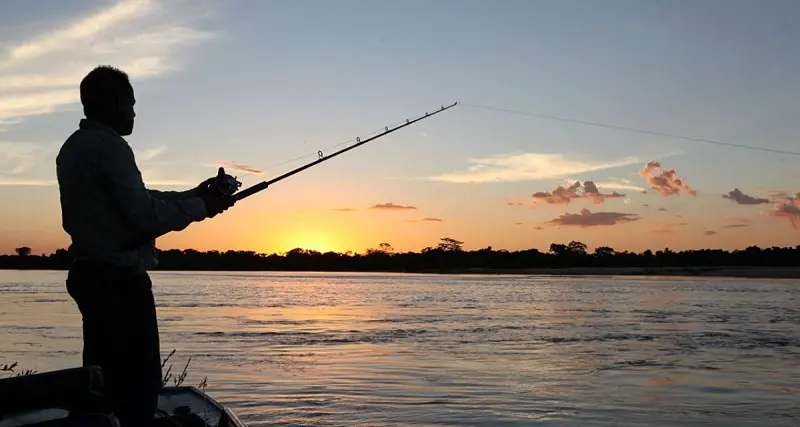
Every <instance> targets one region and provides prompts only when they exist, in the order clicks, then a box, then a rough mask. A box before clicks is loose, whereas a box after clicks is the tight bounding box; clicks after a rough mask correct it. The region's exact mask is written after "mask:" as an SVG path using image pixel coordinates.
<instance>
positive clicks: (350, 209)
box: [333, 208, 355, 212]
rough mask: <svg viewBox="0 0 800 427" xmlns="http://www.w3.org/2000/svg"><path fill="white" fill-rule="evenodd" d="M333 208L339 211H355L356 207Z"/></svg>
mask: <svg viewBox="0 0 800 427" xmlns="http://www.w3.org/2000/svg"><path fill="white" fill-rule="evenodd" d="M333 210H335V211H337V212H353V211H354V210H355V209H353V208H334V209H333Z"/></svg>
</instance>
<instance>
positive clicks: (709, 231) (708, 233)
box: [703, 230, 717, 236]
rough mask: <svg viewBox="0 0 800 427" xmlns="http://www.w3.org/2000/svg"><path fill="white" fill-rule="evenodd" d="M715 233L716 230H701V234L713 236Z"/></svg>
mask: <svg viewBox="0 0 800 427" xmlns="http://www.w3.org/2000/svg"><path fill="white" fill-rule="evenodd" d="M715 234H717V232H716V231H712V230H706V231H704V232H703V235H705V236H713V235H715Z"/></svg>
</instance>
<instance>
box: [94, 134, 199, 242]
mask: <svg viewBox="0 0 800 427" xmlns="http://www.w3.org/2000/svg"><path fill="white" fill-rule="evenodd" d="M103 142H104V149H103V153H102V155H101V156H100V157H101V158H100V164H101V166H102V168H103V171H104V173H105V176H106V180H107V183H108V186H109V190H110V192H111V194H110V196H111V199H112V202H113V204H114V205H115V206H116V207H117V208H118V210H119V211H120V212H121V213H122V215H123V216H124V217H125V218H126V219H127V220H128V221H129V222H130V223H131V226H132V229H133V231H135V232H136V233H137V234H142V235H156V236H158V235H162V234H165V233H168V232H170V231H180V230H183V229H184V228H186V227H187V226H188V225H189V224H191V223H192V222H195V221H202V220H203V219H205V218H206V216H207V212H206V207H205V203H204V202H203V200H202V199H200V198H198V197H192V196H190V197H188V198H185V199H180V200H163V199H160V198H156V197H153V195H152V193H151V192H150V191H148V190H147V188H145V186H144V182H142V174H141V172H140V171H139V168H138V167H137V166H136V161H135V159H134V155H133V150H131V148H130V146H128V145H127V143H125V142H124V141H119V140H115V141H103Z"/></svg>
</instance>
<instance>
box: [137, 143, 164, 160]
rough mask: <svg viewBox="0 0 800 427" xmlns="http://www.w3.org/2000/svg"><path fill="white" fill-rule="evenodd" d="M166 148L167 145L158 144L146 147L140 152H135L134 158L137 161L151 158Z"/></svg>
mask: <svg viewBox="0 0 800 427" xmlns="http://www.w3.org/2000/svg"><path fill="white" fill-rule="evenodd" d="M166 149H167V147H166V146H164V145H162V146H159V147H154V148H148V149H146V150H143V151H142V152H141V153H139V152H137V153H136V160H137V161H139V160H141V161H147V160H152V159H154V158H156V157H158V155H159V154H161V153H163V152H164V151H165V150H166Z"/></svg>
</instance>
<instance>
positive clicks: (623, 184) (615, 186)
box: [595, 179, 646, 192]
mask: <svg viewBox="0 0 800 427" xmlns="http://www.w3.org/2000/svg"><path fill="white" fill-rule="evenodd" d="M595 185H597V187H598V188H605V189H608V190H631V191H639V192H642V191H645V190H646V189H645V188H643V187H640V186H638V185H635V184H634V183H633V182H631V181H630V180H628V179H619V180H611V181H596V182H595Z"/></svg>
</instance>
